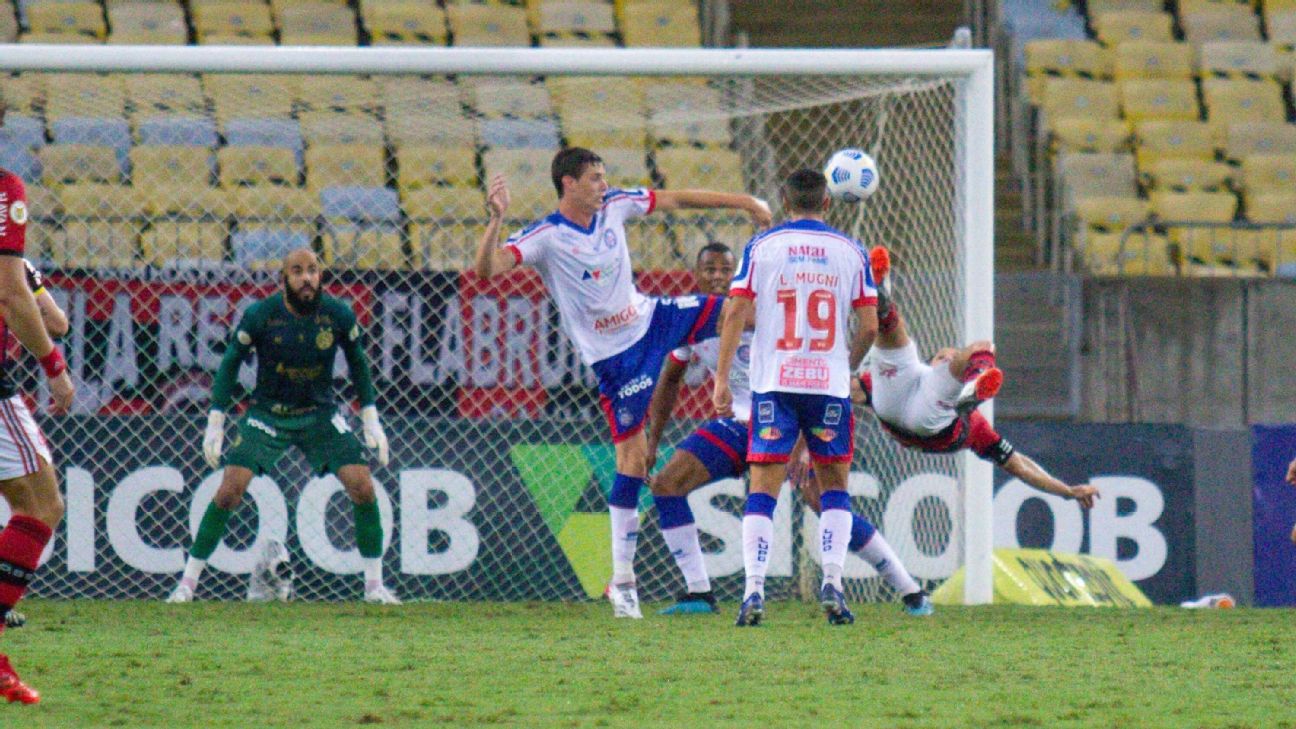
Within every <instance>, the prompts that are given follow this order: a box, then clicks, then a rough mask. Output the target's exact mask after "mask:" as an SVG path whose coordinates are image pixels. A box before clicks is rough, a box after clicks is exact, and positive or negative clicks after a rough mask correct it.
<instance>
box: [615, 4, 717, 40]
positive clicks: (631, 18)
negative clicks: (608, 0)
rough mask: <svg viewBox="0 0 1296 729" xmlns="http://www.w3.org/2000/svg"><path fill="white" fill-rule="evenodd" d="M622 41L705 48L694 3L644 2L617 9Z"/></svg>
mask: <svg viewBox="0 0 1296 729" xmlns="http://www.w3.org/2000/svg"><path fill="white" fill-rule="evenodd" d="M617 10H618V11H619V16H620V17H619V21H620V22H619V25H620V28H621V38H622V40H624V41H625V44H626V45H627V46H632V47H633V46H653V47H663V46H664V47H677V48H678V47H682V48H696V47H698V46H701V45H702V26H701V24H700V23H699V21H698V9H697V5H695V4H693V3H691V2H690V3H680V2H670V0H666V1H665V2H654V1H653V0H644V1H643V2H630V3H622V4H620V5H619V6H617Z"/></svg>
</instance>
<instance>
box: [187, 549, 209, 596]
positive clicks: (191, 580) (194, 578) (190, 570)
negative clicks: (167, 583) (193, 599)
mask: <svg viewBox="0 0 1296 729" xmlns="http://www.w3.org/2000/svg"><path fill="white" fill-rule="evenodd" d="M206 566H207V560H205V559H198V558H197V557H195V556H193V555H192V554H191V555H189V559H187V560H185V568H184V574H183V575H181V576H180V584H182V585H187V586H188V587H189V589H190V590H193V589H196V588H197V587H198V578H200V577H202V573H203V569H204V568H205V567H206Z"/></svg>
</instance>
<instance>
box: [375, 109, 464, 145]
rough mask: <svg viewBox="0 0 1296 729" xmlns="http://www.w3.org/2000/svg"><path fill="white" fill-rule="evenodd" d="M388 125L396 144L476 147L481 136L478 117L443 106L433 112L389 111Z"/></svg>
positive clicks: (390, 137)
mask: <svg viewBox="0 0 1296 729" xmlns="http://www.w3.org/2000/svg"><path fill="white" fill-rule="evenodd" d="M384 128H385V129H386V131H387V138H388V139H389V140H391V143H392V145H394V146H396V147H403V146H408V145H428V146H434V147H453V146H465V147H476V146H477V143H478V136H479V133H478V126H477V120H476V119H473V118H471V117H468V116H465V115H464V114H463V113H462V112H461V111H460V110H459V108H458V107H454V108H442V109H439V110H437V111H436V112H435V113H433V114H427V113H420V112H417V111H397V112H390V111H389V112H388V113H387V114H386V120H385V124H384Z"/></svg>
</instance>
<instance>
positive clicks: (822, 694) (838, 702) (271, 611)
mask: <svg viewBox="0 0 1296 729" xmlns="http://www.w3.org/2000/svg"><path fill="white" fill-rule="evenodd" d="M645 607H648V606H645ZM23 609H24V610H25V612H26V613H27V616H28V618H29V619H30V622H29V624H28V626H27V627H25V628H23V629H21V630H11V631H8V632H6V633H5V635H4V637H3V639H0V649H3V650H4V651H5V652H7V653H9V654H10V655H11V656H12V657H13V659H14V663H15V664H16V666H17V668H18V670H19V671H20V673H21V674H22V675H23V677H24V678H25V679H27V680H28V681H29V682H30V683H31V684H32V685H33V686H35V687H36V688H37V689H39V690H40V691H41V692H42V693H43V695H44V700H43V701H42V703H41V704H40V705H38V706H27V707H24V706H19V705H16V704H14V705H4V706H0V726H3V727H11V726H13V727H59V728H60V729H63V728H68V729H74V728H75V729H81V728H88V727H116V726H121V727H190V726H192V727H294V728H300V727H353V726H360V725H381V726H384V727H388V726H396V727H427V726H482V725H486V726H489V725H494V726H525V727H549V726H554V727H603V726H607V727H617V726H660V727H694V726H698V727H701V726H706V727H711V726H735V727H736V726H752V727H755V726H764V727H784V726H852V727H854V726H879V727H942V728H944V727H1091V726H1093V727H1121V728H1124V727H1144V726H1147V727H1161V726H1164V727H1175V728H1176V729H1182V728H1183V727H1266V728H1268V727H1289V728H1296V704H1293V702H1292V697H1293V693H1292V688H1291V687H1292V675H1293V671H1294V670H1296V659H1294V658H1293V654H1292V652H1291V650H1290V646H1291V640H1292V630H1293V620H1292V612H1291V611H1286V610H1244V609H1238V610H1231V611H1230V610H1222V611H1205V610H1203V611H1190V610H1179V609H1173V608H1158V609H1154V610H1128V611H1120V610H1113V609H1072V610H1066V609H1060V608H1023V607H1009V606H996V607H984V608H938V609H937V613H936V615H935V616H934V617H932V618H927V619H914V618H909V617H906V616H905V615H903V614H902V613H901V612H900V610H899V609H898V607H897V606H895V605H865V606H859V607H858V610H857V617H858V620H857V622H856V624H855V625H853V626H849V627H839V628H830V627H829V626H827V625H826V624H825V623H824V621H823V619H822V618H821V617H820V615H819V613H818V612H817V611H816V610H815V609H814V606H811V605H806V604H803V603H773V604H771V605H770V607H769V610H768V612H767V624H766V625H764V626H761V627H759V628H755V629H746V628H744V629H741V630H740V629H737V628H734V627H733V625H732V620H733V615H734V606H732V605H726V606H724V611H723V613H722V614H721V615H718V616H687V617H675V618H665V617H659V616H657V615H650V616H649V617H648V619H646V620H642V621H635V622H631V621H613V619H612V617H611V611H610V609H609V608H607V607H606V605H603V604H581V605H561V604H421V605H406V606H402V607H398V608H382V607H374V606H363V605H312V604H292V605H248V604H202V603H199V604H193V605H164V604H158V603H132V602H124V603H123V602H49V601H32V602H29V603H24V605H23ZM646 612H647V611H646Z"/></svg>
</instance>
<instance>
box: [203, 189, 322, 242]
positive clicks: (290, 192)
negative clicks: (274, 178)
mask: <svg viewBox="0 0 1296 729" xmlns="http://www.w3.org/2000/svg"><path fill="white" fill-rule="evenodd" d="M225 195H226V196H227V197H228V201H229V206H230V208H231V209H232V210H233V212H234V215H235V216H236V217H237V218H238V219H239V221H240V223H242V222H243V221H261V222H262V223H275V224H277V226H278V227H283V228H293V229H296V230H304V231H314V227H315V223H316V221H317V219H318V218H319V215H320V200H319V195H317V194H314V193H312V192H310V191H309V190H304V189H302V188H299V187H280V186H277V185H260V186H257V187H239V188H235V189H232V190H227V191H225Z"/></svg>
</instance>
